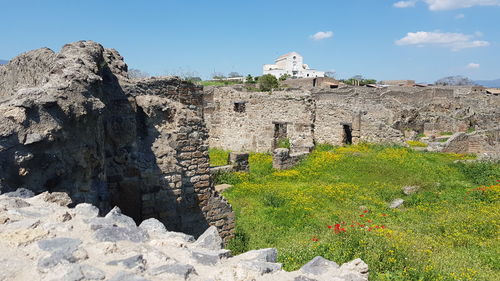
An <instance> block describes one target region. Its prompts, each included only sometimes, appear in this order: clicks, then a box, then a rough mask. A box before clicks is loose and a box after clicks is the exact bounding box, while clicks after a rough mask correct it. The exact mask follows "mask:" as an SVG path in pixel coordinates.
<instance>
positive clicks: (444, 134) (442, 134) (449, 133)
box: [439, 132, 453, 136]
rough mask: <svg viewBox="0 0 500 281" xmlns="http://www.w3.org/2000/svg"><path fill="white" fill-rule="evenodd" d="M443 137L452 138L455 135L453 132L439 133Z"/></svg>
mask: <svg viewBox="0 0 500 281" xmlns="http://www.w3.org/2000/svg"><path fill="white" fill-rule="evenodd" d="M439 134H440V135H441V136H451V135H453V132H441V133H439Z"/></svg>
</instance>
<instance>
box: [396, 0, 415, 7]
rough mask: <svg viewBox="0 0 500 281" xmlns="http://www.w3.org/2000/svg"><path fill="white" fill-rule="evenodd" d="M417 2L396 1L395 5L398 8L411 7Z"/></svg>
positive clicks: (413, 0)
mask: <svg viewBox="0 0 500 281" xmlns="http://www.w3.org/2000/svg"><path fill="white" fill-rule="evenodd" d="M416 3H417V0H412V1H399V2H396V3H394V5H393V6H394V7H396V8H411V7H415V4H416Z"/></svg>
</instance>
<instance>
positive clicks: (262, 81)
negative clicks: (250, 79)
mask: <svg viewBox="0 0 500 281" xmlns="http://www.w3.org/2000/svg"><path fill="white" fill-rule="evenodd" d="M278 87H279V83H278V79H276V77H274V75H272V74H266V75H262V76H260V78H259V88H260V90H261V91H271V90H272V89H276V88H278Z"/></svg>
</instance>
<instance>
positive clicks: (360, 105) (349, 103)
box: [314, 92, 404, 145]
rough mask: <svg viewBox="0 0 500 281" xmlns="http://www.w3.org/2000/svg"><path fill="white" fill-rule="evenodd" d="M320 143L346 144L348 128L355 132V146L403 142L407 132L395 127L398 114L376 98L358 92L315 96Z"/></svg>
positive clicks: (353, 138) (317, 138) (318, 139)
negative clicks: (370, 143) (371, 143)
mask: <svg viewBox="0 0 500 281" xmlns="http://www.w3.org/2000/svg"><path fill="white" fill-rule="evenodd" d="M314 97H315V101H316V112H315V114H316V121H315V123H314V125H315V130H314V137H315V140H316V142H317V143H330V144H336V145H341V144H345V141H346V135H345V130H344V126H347V127H350V129H351V130H352V143H354V144H356V143H359V142H373V143H380V142H384V143H399V142H402V140H403V136H404V135H403V133H402V132H401V131H400V130H398V129H396V128H393V127H392V125H393V124H394V123H395V122H396V118H397V117H396V115H395V112H393V111H391V110H390V109H388V108H387V107H386V106H384V104H383V103H382V102H381V99H380V98H379V97H376V96H363V97H360V95H359V94H358V93H349V92H347V93H346V92H340V93H336V92H327V93H318V94H315V95H314Z"/></svg>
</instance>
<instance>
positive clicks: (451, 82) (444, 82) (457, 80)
mask: <svg viewBox="0 0 500 281" xmlns="http://www.w3.org/2000/svg"><path fill="white" fill-rule="evenodd" d="M434 84H436V85H438V86H472V85H476V83H474V81H472V80H471V79H469V78H467V77H465V76H460V75H457V76H448V77H444V78H441V79H439V80H437V81H436V82H434Z"/></svg>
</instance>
